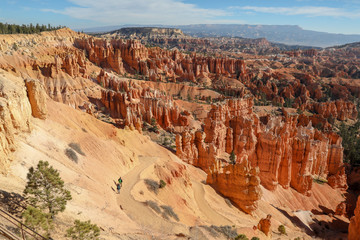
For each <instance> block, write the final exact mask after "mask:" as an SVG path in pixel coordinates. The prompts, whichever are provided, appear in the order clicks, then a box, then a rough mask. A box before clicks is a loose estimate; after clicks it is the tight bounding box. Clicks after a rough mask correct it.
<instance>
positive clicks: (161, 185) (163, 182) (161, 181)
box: [159, 179, 166, 188]
mask: <svg viewBox="0 0 360 240" xmlns="http://www.w3.org/2000/svg"><path fill="white" fill-rule="evenodd" d="M159 185H160V186H159V187H160V188H164V187H165V186H166V182H165V181H164V180H162V179H161V180H160V184H159Z"/></svg>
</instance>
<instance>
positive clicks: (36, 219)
mask: <svg viewBox="0 0 360 240" xmlns="http://www.w3.org/2000/svg"><path fill="white" fill-rule="evenodd" d="M22 217H23V218H24V220H25V221H24V223H25V225H27V226H29V227H31V228H33V229H35V230H36V231H39V232H41V233H42V234H43V232H44V233H45V235H46V236H47V237H48V236H49V231H50V230H51V229H52V227H53V225H52V219H51V216H50V214H48V213H44V212H42V211H41V210H40V209H37V208H34V207H32V206H28V207H27V208H26V210H25V211H24V212H23V213H22Z"/></svg>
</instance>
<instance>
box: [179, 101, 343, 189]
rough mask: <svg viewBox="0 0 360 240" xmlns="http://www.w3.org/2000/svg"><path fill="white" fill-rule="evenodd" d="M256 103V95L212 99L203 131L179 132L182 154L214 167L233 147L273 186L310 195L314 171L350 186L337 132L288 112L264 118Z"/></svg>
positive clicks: (336, 183)
mask: <svg viewBox="0 0 360 240" xmlns="http://www.w3.org/2000/svg"><path fill="white" fill-rule="evenodd" d="M252 104H253V103H252V99H240V100H229V101H227V102H226V103H225V104H223V105H213V106H212V109H211V111H210V112H209V114H208V117H207V118H206V119H205V121H204V125H203V129H204V131H197V132H195V133H194V132H184V133H182V134H181V135H180V134H179V135H177V137H176V145H177V151H176V153H177V155H178V156H179V157H180V158H182V159H184V160H185V161H187V162H189V163H191V164H193V165H195V166H198V167H200V168H202V169H203V170H204V171H206V172H208V173H209V171H210V170H209V169H211V168H212V166H213V165H214V164H215V163H216V159H224V158H223V157H222V156H223V154H224V153H228V154H230V153H231V152H232V151H233V152H234V153H235V155H236V159H237V160H236V162H238V163H241V162H242V161H244V160H248V161H249V162H250V163H251V166H252V167H258V168H259V177H260V179H261V184H262V185H263V186H264V187H265V188H267V189H269V190H274V189H275V188H276V187H277V185H278V184H280V185H281V186H282V187H284V188H288V187H292V188H294V189H296V190H297V191H298V192H300V193H303V194H305V195H309V194H311V188H312V182H313V177H322V178H325V179H327V180H328V181H329V184H330V185H331V186H332V187H334V188H335V187H340V188H346V187H347V185H346V177H345V172H344V165H343V153H342V152H343V148H342V146H341V138H340V137H339V136H338V135H336V134H334V133H326V134H325V133H322V132H320V131H318V130H316V129H315V128H313V127H312V126H311V125H308V126H302V125H301V122H299V121H298V116H289V115H288V114H287V113H286V112H283V116H278V117H270V116H266V117H262V118H260V119H259V118H258V117H257V115H255V114H254V113H253V112H252ZM223 161H225V162H227V161H228V160H227V159H224V160H223Z"/></svg>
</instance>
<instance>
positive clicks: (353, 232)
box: [348, 197, 360, 240]
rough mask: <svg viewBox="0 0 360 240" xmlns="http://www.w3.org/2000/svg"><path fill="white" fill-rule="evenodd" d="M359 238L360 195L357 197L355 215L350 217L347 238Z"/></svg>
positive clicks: (356, 239) (351, 239) (353, 239)
mask: <svg viewBox="0 0 360 240" xmlns="http://www.w3.org/2000/svg"><path fill="white" fill-rule="evenodd" d="M359 239H360V197H358V200H357V205H356V209H355V216H353V217H352V218H351V219H350V224H349V235H348V240H359Z"/></svg>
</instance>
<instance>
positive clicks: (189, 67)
mask: <svg viewBox="0 0 360 240" xmlns="http://www.w3.org/2000/svg"><path fill="white" fill-rule="evenodd" d="M75 46H76V47H78V48H80V49H83V50H85V51H86V52H87V54H88V56H89V60H90V61H91V62H93V63H95V64H97V65H99V66H101V67H104V68H110V69H112V70H114V71H115V72H117V73H119V74H122V73H124V72H125V70H126V71H129V72H130V73H133V74H137V73H139V74H142V75H144V76H146V77H148V78H149V79H150V80H152V81H155V80H162V79H163V78H164V77H165V78H168V79H174V80H175V81H177V80H186V81H195V80H196V79H198V78H203V77H207V76H208V74H213V75H220V74H221V75H224V76H229V77H230V76H231V77H234V78H247V73H246V68H245V63H244V61H243V60H239V59H232V58H212V57H203V56H197V55H196V54H192V55H191V56H190V55H187V54H183V53H181V52H179V51H177V50H174V51H169V50H163V49H161V48H150V49H148V48H146V47H145V46H144V45H142V44H141V43H140V42H139V41H136V40H128V41H126V42H124V41H122V40H115V39H112V40H110V41H108V40H104V39H94V38H84V39H76V40H75ZM124 69H125V70H124Z"/></svg>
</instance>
